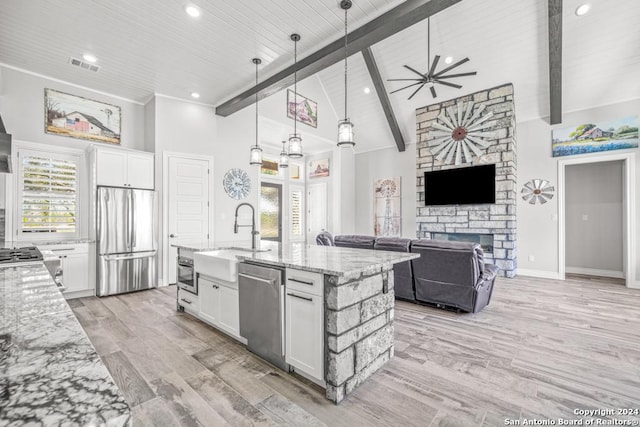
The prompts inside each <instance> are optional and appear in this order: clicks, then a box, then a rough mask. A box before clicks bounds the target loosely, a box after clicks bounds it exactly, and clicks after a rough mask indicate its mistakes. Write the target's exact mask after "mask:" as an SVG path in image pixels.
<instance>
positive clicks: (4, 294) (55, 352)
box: [0, 263, 130, 426]
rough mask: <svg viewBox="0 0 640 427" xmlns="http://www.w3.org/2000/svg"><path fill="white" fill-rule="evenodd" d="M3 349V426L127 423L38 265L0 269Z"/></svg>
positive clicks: (113, 389)
mask: <svg viewBox="0 0 640 427" xmlns="http://www.w3.org/2000/svg"><path fill="white" fill-rule="evenodd" d="M0 349H1V353H0V425H12V426H14V425H15V426H18V425H23V424H29V425H45V426H48V425H95V426H99V425H109V426H124V425H128V424H129V422H130V421H129V420H130V409H129V406H128V405H127V403H126V401H125V399H124V397H123V396H122V394H121V393H120V391H119V389H118V388H117V386H116V385H115V383H114V382H113V379H112V378H111V376H110V375H109V372H108V371H107V369H106V367H105V366H104V364H103V363H102V361H101V360H100V358H99V357H98V354H97V353H96V351H95V349H94V347H93V346H92V345H91V343H90V342H89V339H88V338H87V336H86V335H85V333H84V331H83V330H82V327H81V326H80V323H79V322H78V321H77V319H76V318H75V316H74V314H73V312H72V311H71V308H70V307H69V305H68V304H67V302H66V300H65V299H64V297H63V296H62V294H61V293H60V291H59V290H58V288H57V286H56V285H55V283H54V282H53V280H52V279H51V276H50V275H49V272H48V271H47V269H46V268H45V267H44V265H43V264H42V263H33V264H22V265H20V266H17V267H2V268H0Z"/></svg>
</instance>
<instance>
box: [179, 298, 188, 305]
mask: <svg viewBox="0 0 640 427" xmlns="http://www.w3.org/2000/svg"><path fill="white" fill-rule="evenodd" d="M180 301H182V302H186V303H187V304H191V301H189V300H186V299H184V298H180Z"/></svg>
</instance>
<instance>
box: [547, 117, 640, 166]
mask: <svg viewBox="0 0 640 427" xmlns="http://www.w3.org/2000/svg"><path fill="white" fill-rule="evenodd" d="M626 148H638V116H629V117H625V118H622V119H617V120H608V121H601V122H591V123H585V124H581V125H579V126H574V127H570V128H563V129H555V130H554V131H553V144H552V151H553V157H559V156H573V155H575V154H586V153H595V152H598V151H610V150H623V149H626Z"/></svg>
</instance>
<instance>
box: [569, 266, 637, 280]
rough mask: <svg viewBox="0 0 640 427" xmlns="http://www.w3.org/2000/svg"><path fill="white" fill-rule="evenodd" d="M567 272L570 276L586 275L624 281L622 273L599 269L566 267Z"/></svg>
mask: <svg viewBox="0 0 640 427" xmlns="http://www.w3.org/2000/svg"><path fill="white" fill-rule="evenodd" d="M565 272H567V273H570V274H585V275H587V276H599V277H612V278H614V279H624V278H625V276H624V273H623V272H622V271H613V270H601V269H599V268H583V267H569V266H567V267H565Z"/></svg>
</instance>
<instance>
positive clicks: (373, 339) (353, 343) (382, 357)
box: [196, 242, 419, 403]
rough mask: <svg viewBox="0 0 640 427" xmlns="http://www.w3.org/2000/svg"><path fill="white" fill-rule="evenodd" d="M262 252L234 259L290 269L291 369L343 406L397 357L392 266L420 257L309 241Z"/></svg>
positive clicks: (288, 334)
mask: <svg viewBox="0 0 640 427" xmlns="http://www.w3.org/2000/svg"><path fill="white" fill-rule="evenodd" d="M261 248H262V250H263V251H260V252H258V251H239V252H238V253H236V254H235V256H236V257H237V259H238V260H240V261H241V262H245V263H251V264H258V265H262V266H266V267H270V268H280V269H282V270H285V277H286V284H285V288H286V289H285V293H286V303H285V305H286V307H285V310H286V316H287V322H286V334H285V335H286V342H287V344H286V348H287V350H286V357H287V359H288V363H290V364H291V366H292V370H294V371H296V372H298V373H300V374H302V375H303V376H306V377H307V378H310V379H312V380H315V382H317V383H319V384H321V385H323V386H324V387H325V388H326V397H327V399H329V400H331V401H333V402H335V403H339V402H340V401H342V400H343V399H344V398H345V397H346V396H347V395H348V394H349V393H351V392H352V391H353V390H354V389H355V388H356V387H358V386H359V385H360V384H361V383H362V382H364V381H365V380H366V379H367V378H369V377H370V376H371V375H372V374H373V373H374V372H376V371H377V370H378V369H380V368H381V367H382V366H384V364H386V363H387V362H388V361H389V360H390V359H391V358H392V357H393V352H394V349H393V307H394V292H393V265H394V264H396V263H400V262H406V261H409V260H411V259H415V258H418V257H419V255H418V254H412V253H406V252H389V251H374V250H367V249H351V248H341V247H327V246H316V245H305V244H303V243H290V244H288V245H280V244H274V243H266V242H263V245H262V247H261ZM266 248H271V250H269V251H264V249H266ZM201 254H202V255H201V259H202V258H206V256H207V254H208V253H207V252H201ZM210 254H211V256H212V257H215V256H218V257H219V256H220V253H219V251H214V252H210ZM196 270H197V269H196ZM258 280H259V279H258ZM311 283H314V286H309V285H310V284H311ZM199 304H200V310H203V304H204V302H203V299H200V302H199ZM240 310H242V306H241V307H240ZM316 319H317V320H316ZM303 325H304V326H303ZM305 328H307V330H305ZM298 337H299V340H298ZM295 340H297V341H295ZM294 341H295V342H294ZM296 362H298V363H296ZM316 362H317V363H316Z"/></svg>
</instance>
